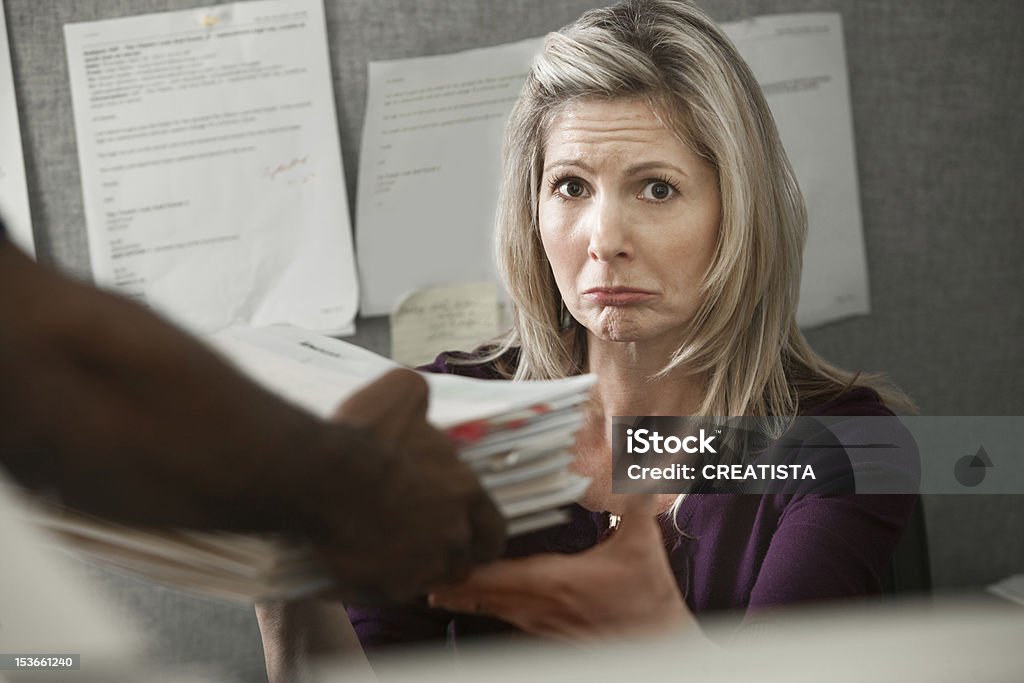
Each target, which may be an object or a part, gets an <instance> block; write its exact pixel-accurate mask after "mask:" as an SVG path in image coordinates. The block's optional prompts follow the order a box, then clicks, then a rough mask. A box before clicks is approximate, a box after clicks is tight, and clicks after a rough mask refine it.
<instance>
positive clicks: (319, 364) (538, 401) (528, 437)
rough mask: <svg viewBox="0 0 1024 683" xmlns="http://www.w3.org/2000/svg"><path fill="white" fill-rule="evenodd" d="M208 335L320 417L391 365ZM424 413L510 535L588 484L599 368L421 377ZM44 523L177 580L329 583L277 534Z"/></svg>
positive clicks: (247, 590)
mask: <svg viewBox="0 0 1024 683" xmlns="http://www.w3.org/2000/svg"><path fill="white" fill-rule="evenodd" d="M212 342H213V344H214V346H216V347H217V348H218V349H219V350H220V351H221V352H222V353H224V354H225V355H226V356H227V357H228V358H230V359H231V360H232V361H234V362H235V363H236V364H237V365H238V366H239V367H240V368H241V369H242V370H243V371H245V372H247V373H248V374H250V375H251V376H252V377H253V378H254V379H255V380H256V381H258V382H260V383H261V384H263V385H265V386H266V387H268V388H269V389H271V390H272V391H274V392H276V393H278V394H280V395H281V396H283V397H285V398H286V399H288V400H290V401H291V402H293V403H295V404H297V405H299V406H300V407H303V408H306V409H307V410H310V411H312V412H314V413H316V414H317V415H320V416H328V415H330V414H331V413H332V412H333V411H334V410H335V408H336V406H337V405H338V404H339V403H340V402H341V401H342V400H344V399H345V398H347V397H348V396H349V395H351V394H352V393H354V392H355V391H356V390H358V389H359V388H360V387H362V386H364V385H365V384H367V383H368V382H369V381H371V380H373V379H374V378H376V377H379V376H380V375H382V374H384V373H386V372H387V371H388V370H390V369H392V368H394V367H396V365H395V364H394V363H392V362H391V361H389V360H388V359H386V358H382V357H380V356H377V355H376V354H374V353H371V352H369V351H366V350H365V349H362V348H359V347H357V346H353V345H352V344H348V343H345V342H341V341H338V340H335V339H331V338H329V337H323V336H319V335H316V334H313V333H308V332H305V331H300V330H296V329H294V328H286V327H281V328H264V329H260V330H253V329H247V328H236V329H231V330H227V331H225V332H222V333H219V334H218V335H216V336H215V337H214V338H213V339H212ZM424 377H425V378H426V380H427V383H428V385H429V387H430V408H429V411H428V419H429V421H430V422H431V423H432V424H434V425H435V426H437V427H438V428H440V429H442V430H445V431H446V433H447V434H448V435H449V436H450V437H451V438H452V440H453V441H454V442H455V444H456V447H457V449H458V452H459V455H460V457H461V458H462V460H463V461H464V462H466V463H467V464H468V465H469V466H470V467H471V468H473V470H474V471H475V472H477V473H478V475H479V476H480V480H481V483H482V484H483V486H484V488H485V489H486V490H487V491H488V492H489V493H490V495H491V496H492V498H493V499H494V500H495V502H496V503H497V505H498V507H499V509H500V510H501V511H502V513H504V515H505V517H506V519H507V520H508V533H509V535H517V534H522V533H526V532H528V531H533V530H536V529H541V528H544V527H547V526H552V525H555V524H559V523H561V522H564V521H565V520H566V519H567V515H566V513H565V512H564V511H563V510H561V509H560V508H562V507H563V506H565V505H566V504H568V503H571V502H572V501H574V500H576V499H577V498H578V497H579V496H580V495H582V493H583V492H584V491H585V490H586V487H587V484H588V483H589V482H588V480H587V479H586V478H584V477H580V476H578V475H576V474H573V473H572V472H570V471H569V469H568V467H569V465H570V464H571V463H572V459H573V456H572V455H571V452H570V447H571V446H572V443H573V440H574V436H573V435H574V433H575V432H576V430H577V429H578V428H579V426H580V424H581V422H582V420H583V403H584V401H586V397H587V391H588V390H589V388H590V386H591V385H592V384H593V377H592V376H589V375H587V376H579V377H571V378H567V379H562V380H554V381H545V382H505V381H487V380H477V379H470V378H466V377H459V376H455V375H438V374H425V375H424ZM30 507H31V511H32V514H33V518H34V519H35V520H36V522H37V523H38V524H40V525H41V526H43V527H46V528H48V529H50V530H51V531H54V532H56V533H57V535H58V536H59V537H60V539H61V541H62V542H63V543H64V544H65V545H66V546H70V547H71V548H72V549H73V551H74V552H75V553H77V554H80V555H85V556H87V557H91V558H93V559H96V560H99V561H100V562H102V563H104V564H107V565H111V566H113V567H116V568H119V569H122V570H126V571H129V572H133V573H138V574H142V575H144V576H146V577H148V578H150V579H153V580H155V581H159V582H161V583H166V584H170V585H173V586H175V587H178V588H183V589H186V590H192V591H196V592H201V593H206V594H209V595H214V596H218V597H223V598H229V599H235V600H242V601H254V600H265V599H274V598H285V597H298V596H302V595H307V594H311V593H316V592H318V591H322V590H324V589H326V588H329V587H330V584H331V580H330V577H329V576H328V575H327V574H326V573H325V572H324V570H323V568H322V567H321V565H320V564H319V562H317V560H316V558H315V555H314V554H313V552H312V551H311V550H310V549H309V548H305V547H297V546H295V545H294V544H290V543H287V542H285V541H283V540H281V539H276V538H268V537H254V536H247V535H239V534H225V533H206V532H191V531H180V530H173V531H153V530H147V529H139V528H135V527H127V526H123V525H119V524H112V523H109V522H106V521H104V520H98V519H95V518H92V517H88V516H85V515H82V514H79V513H76V512H73V511H70V510H66V509H61V508H56V507H52V506H47V505H45V504H43V503H40V502H38V501H35V502H33V503H32V504H31V506H30Z"/></svg>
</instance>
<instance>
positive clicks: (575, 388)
mask: <svg viewBox="0 0 1024 683" xmlns="http://www.w3.org/2000/svg"><path fill="white" fill-rule="evenodd" d="M206 341H207V342H209V343H210V344H211V345H213V346H214V347H215V348H216V349H217V350H218V351H220V352H221V353H222V354H224V355H225V356H226V357H227V358H228V359H229V360H230V361H231V362H232V363H234V364H235V365H237V366H238V367H239V368H240V369H241V370H242V371H244V372H245V373H246V374H247V375H249V376H250V377H252V378H253V379H254V380H256V381H257V382H259V383H260V384H262V385H263V386H265V387H267V388H268V389H270V390H271V391H273V392H275V393H277V394H278V395H280V396H282V397H283V398H285V399H287V400H289V401H291V402H292V403H294V404H295V405H297V406H299V407H301V408H304V409H306V410H308V411H309V412H311V413H313V414H314V415H318V416H321V417H327V416H329V415H331V414H332V413H333V412H334V410H335V408H336V407H337V406H338V404H339V403H341V402H342V401H343V400H344V399H345V398H347V397H348V396H350V395H351V394H352V393H354V392H355V391H356V390H358V389H359V388H360V387H362V386H364V385H366V384H368V383H369V382H371V381H372V380H374V379H376V378H378V377H380V376H381V375H383V374H384V373H386V372H388V371H390V370H393V369H395V368H397V367H400V366H399V365H398V364H397V363H395V362H394V361H391V360H389V359H387V358H384V357H383V356H378V355H377V354H375V353H373V352H372V351H367V350H366V349H363V348H361V347H358V346H355V345H354V344H349V343H347V342H343V341H340V340H338V339H332V338H330V337H324V336H321V335H317V334H313V333H310V332H307V331H305V330H299V329H295V328H290V327H265V328H261V329H258V330H254V329H250V328H242V327H237V328H230V329H227V330H222V331H220V332H218V333H217V334H215V335H211V336H209V337H207V338H206ZM423 379H424V380H426V382H427V386H428V387H429V388H430V404H429V406H428V408H427V419H428V420H429V421H430V422H431V423H432V424H433V425H434V426H436V427H438V428H441V429H447V428H449V427H453V426H455V425H458V424H462V423H464V422H470V421H472V420H480V419H485V418H489V417H493V416H495V415H500V414H501V413H507V412H511V411H513V410H522V409H525V408H527V407H528V406H532V405H535V404H537V403H550V404H554V403H555V402H556V401H558V400H559V399H563V398H565V397H574V396H576V394H578V393H579V392H580V391H582V390H583V389H585V388H587V387H589V386H590V385H592V384H593V382H594V376H593V375H577V376H574V377H566V378H564V379H558V380H549V381H523V382H498V381H495V380H484V379H471V378H468V377H461V376H458V375H446V374H437V373H424V374H423Z"/></svg>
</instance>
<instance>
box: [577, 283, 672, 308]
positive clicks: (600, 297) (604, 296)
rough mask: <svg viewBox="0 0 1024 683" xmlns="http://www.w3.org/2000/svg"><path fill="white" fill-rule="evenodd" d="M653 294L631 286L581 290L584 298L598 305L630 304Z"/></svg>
mask: <svg viewBox="0 0 1024 683" xmlns="http://www.w3.org/2000/svg"><path fill="white" fill-rule="evenodd" d="M654 296H655V294H654V292H649V291H647V290H646V289H633V288H631V287H594V288H592V289H588V290H587V291H585V292H583V298H584V299H586V300H587V301H591V302H593V303H595V304H597V305H598V306H631V305H633V304H638V303H640V302H642V301H647V300H649V299H653V298H654Z"/></svg>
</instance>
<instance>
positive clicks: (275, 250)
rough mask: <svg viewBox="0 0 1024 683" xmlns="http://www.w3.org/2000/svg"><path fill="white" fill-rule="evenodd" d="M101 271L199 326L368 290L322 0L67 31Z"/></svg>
mask: <svg viewBox="0 0 1024 683" xmlns="http://www.w3.org/2000/svg"><path fill="white" fill-rule="evenodd" d="M64 29H65V37H66V41H67V54H68V68H69V72H70V78H71V92H72V96H73V102H74V115H75V130H76V135H77V142H78V153H79V164H80V166H81V171H82V192H83V198H84V202H85V214H86V222H87V224H88V228H89V246H90V250H91V258H92V266H93V273H94V275H95V277H96V279H97V280H98V281H99V282H101V283H105V284H107V285H109V286H111V287H113V288H114V289H116V290H117V291H119V292H121V293H122V294H125V295H128V296H130V297H133V298H135V299H138V300H141V301H143V302H145V303H147V304H150V305H153V306H154V307H156V308H158V309H159V310H161V311H162V312H163V313H165V314H168V315H169V316H171V317H172V318H174V319H175V320H176V321H177V322H179V323H182V324H184V325H185V326H186V327H189V328H191V329H192V330H193V331H199V332H210V331H214V330H218V329H222V328H225V327H228V326H230V325H234V324H249V325H254V326H260V325H269V324H275V323H288V324H293V325H296V326H300V327H304V328H308V329H315V330H322V331H329V332H339V331H341V330H346V329H348V328H349V327H350V324H351V322H352V320H353V318H354V316H355V312H356V306H357V300H358V291H357V285H356V277H355V268H354V259H353V255H352V244H351V234H350V225H349V218H348V206H347V203H346V196H345V182H344V177H343V171H342V165H341V149H340V144H339V141H338V132H337V124H336V119H335V107H334V97H333V94H332V88H331V75H330V65H329V62H328V57H327V37H326V32H325V28H324V15H323V5H322V2H321V0H269V1H266V2H248V3H236V4H228V5H218V6H216V7H212V8H206V9H195V10H186V11H178V12H166V13H161V14H152V15H147V16H139V17H129V18H123V19H112V20H108V21H99V22H92V23H83V24H69V25H66V26H65V27H64Z"/></svg>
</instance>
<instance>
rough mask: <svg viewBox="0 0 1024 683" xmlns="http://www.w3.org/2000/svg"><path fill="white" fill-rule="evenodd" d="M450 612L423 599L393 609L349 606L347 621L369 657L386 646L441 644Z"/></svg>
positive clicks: (445, 633)
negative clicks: (435, 607) (431, 605)
mask: <svg viewBox="0 0 1024 683" xmlns="http://www.w3.org/2000/svg"><path fill="white" fill-rule="evenodd" d="M452 616H453V615H452V613H451V612H447V611H445V610H440V609H433V608H431V607H429V606H428V605H427V603H426V600H425V599H422V598H421V599H419V600H417V601H416V602H413V603H409V604H407V605H400V606H392V607H349V608H348V618H349V620H350V621H351V622H352V627H353V628H354V629H355V631H356V634H357V635H358V636H359V642H360V643H362V645H363V649H364V650H366V651H367V654H368V655H372V651H373V650H378V649H380V648H382V647H387V646H389V645H412V644H416V643H426V642H438V641H440V642H444V640H445V637H446V635H447V632H448V626H449V624H450V623H451V620H452Z"/></svg>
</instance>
